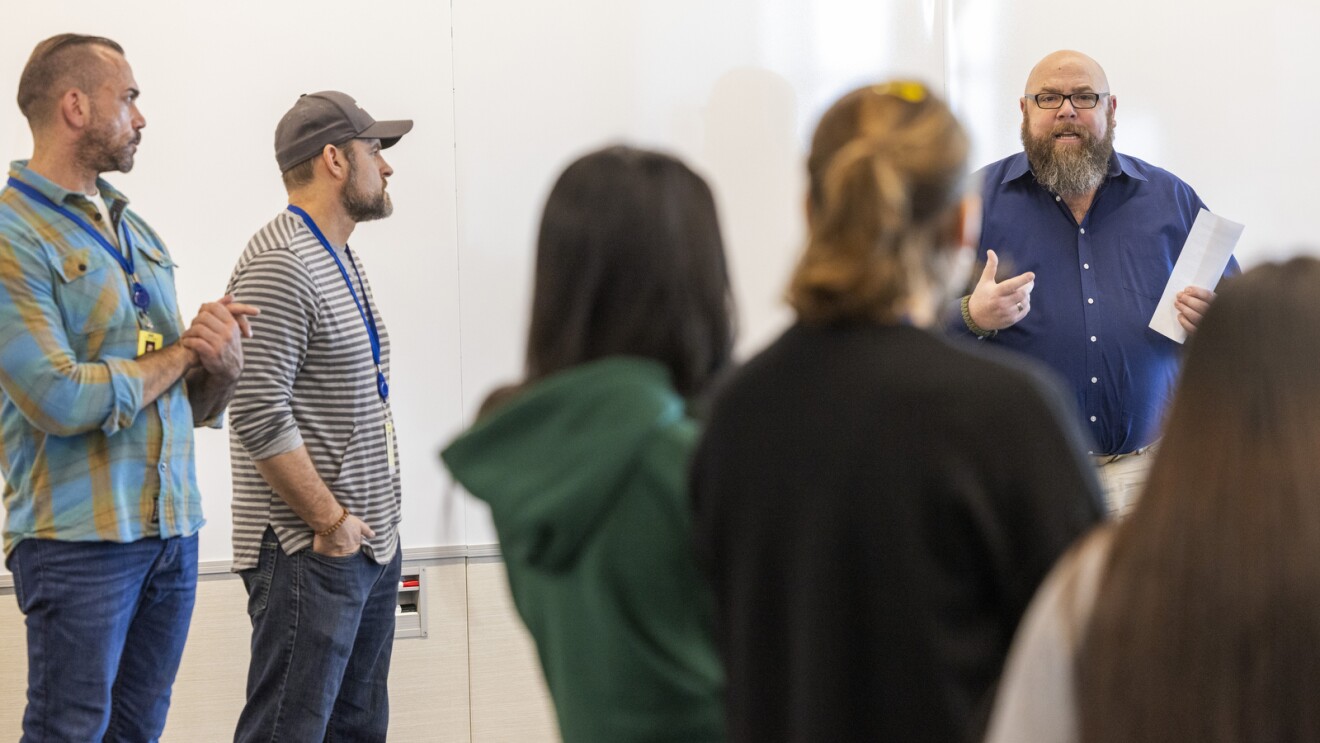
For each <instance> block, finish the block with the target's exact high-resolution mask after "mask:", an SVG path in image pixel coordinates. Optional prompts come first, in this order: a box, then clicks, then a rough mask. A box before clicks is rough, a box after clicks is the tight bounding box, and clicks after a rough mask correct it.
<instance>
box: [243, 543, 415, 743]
mask: <svg viewBox="0 0 1320 743" xmlns="http://www.w3.org/2000/svg"><path fill="white" fill-rule="evenodd" d="M399 567H400V555H399V553H398V552H396V553H395V555H394V559H393V560H392V561H390V564H389V565H377V564H376V563H375V562H374V561H373V560H371V559H369V558H368V557H367V556H366V555H364V554H363V553H361V552H358V553H356V554H353V555H349V556H347V557H326V556H325V555H319V554H317V553H315V552H312V550H311V549H304V550H301V551H299V552H297V553H295V554H292V555H286V554H284V550H282V549H280V545H279V541H278V540H277V539H276V538H275V534H274V532H272V531H271V530H269V529H267V531H266V536H265V538H264V539H263V540H262V543H261V556H260V558H259V559H258V562H257V567H255V568H252V569H250V570H244V571H242V572H241V573H240V575H241V576H242V577H243V583H244V585H246V586H247V591H248V615H249V616H250V617H251V618H252V661H251V664H250V665H249V666H248V680H247V704H246V705H245V706H244V707H243V713H242V714H241V715H240V716H239V718H238V729H237V730H236V731H235V733H234V740H235V741H239V742H242V743H247V742H248V741H277V740H278V741H300V742H303V741H306V742H307V743H312V742H314V741H322V740H324V741H364V742H365V741H383V740H385V731H386V728H387V727H388V726H389V720H390V703H389V690H388V686H387V684H388V681H389V674H390V654H391V651H392V650H393V648H394V607H395V606H396V605H397V603H398V595H399V594H398V590H399Z"/></svg>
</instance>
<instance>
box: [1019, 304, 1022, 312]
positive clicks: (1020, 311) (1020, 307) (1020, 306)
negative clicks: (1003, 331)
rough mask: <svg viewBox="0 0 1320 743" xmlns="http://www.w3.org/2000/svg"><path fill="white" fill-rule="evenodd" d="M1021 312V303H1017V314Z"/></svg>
mask: <svg viewBox="0 0 1320 743" xmlns="http://www.w3.org/2000/svg"><path fill="white" fill-rule="evenodd" d="M1021 311H1022V303H1021V302H1018V312H1021Z"/></svg>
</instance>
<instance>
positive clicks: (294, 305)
mask: <svg viewBox="0 0 1320 743" xmlns="http://www.w3.org/2000/svg"><path fill="white" fill-rule="evenodd" d="M411 129H412V122H411V121H376V120H375V119H373V118H372V117H371V116H370V115H369V114H368V113H367V112H366V111H364V110H362V108H361V107H360V106H358V105H357V103H356V101H354V100H353V98H351V97H350V96H347V95H345V94H343V93H339V92H336V91H323V92H320V93H311V94H308V95H304V96H301V97H300V98H299V99H298V101H297V102H296V103H294V105H293V108H291V109H289V112H288V113H286V114H285V115H284V118H282V119H281V120H280V123H279V125H278V126H277V127H276V128H275V160H276V162H277V163H278V164H279V168H280V172H281V173H282V174H283V178H284V186H285V188H286V189H287V190H288V192H289V205H288V207H287V208H286V209H284V210H282V211H281V212H280V214H279V215H278V216H276V217H275V219H273V220H271V221H270V222H269V223H268V224H267V225H266V226H265V227H262V228H261V230H260V231H258V232H257V234H256V235H254V236H253V237H252V239H251V241H250V242H248V246H247V249H246V250H244V251H243V254H242V256H240V257H239V259H238V264H237V265H236V266H235V267H234V273H233V276H232V277H231V278H230V281H229V289H228V291H229V293H231V294H233V295H234V297H235V299H236V301H241V302H260V303H261V305H262V306H263V308H265V307H269V309H268V310H266V311H264V312H263V314H262V316H261V319H262V325H261V331H260V333H256V334H255V337H254V338H253V339H251V340H253V341H255V342H247V341H245V342H244V345H243V353H244V356H245V358H246V362H247V367H246V368H247V373H246V374H245V375H244V376H243V377H242V379H241V380H240V381H239V384H238V389H237V390H236V391H235V393H234V399H233V401H232V402H231V403H230V407H229V410H230V421H231V428H230V431H231V433H230V444H231V446H230V451H231V457H230V459H231V462H232V467H233V482H234V501H233V515H234V532H233V535H234V536H233V547H234V564H233V568H234V570H235V571H236V572H237V573H239V575H240V576H242V578H243V583H244V585H245V586H246V587H247V591H248V614H249V615H250V617H251V619H252V660H251V663H250V665H249V667H248V681H247V704H246V706H245V707H244V709H243V713H242V715H241V716H240V717H239V720H238V729H237V731H236V733H235V736H234V738H235V740H236V741H257V740H262V741H270V740H276V739H278V740H296V741H312V740H331V739H333V740H353V741H377V740H381V741H383V740H385V732H386V728H387V726H388V723H389V700H388V694H387V688H386V682H387V678H388V675H389V667H390V651H391V648H392V646H393V642H394V607H395V604H396V597H397V592H398V581H399V562H400V556H399V532H398V524H399V499H400V484H399V483H400V480H399V463H398V456H397V447H396V445H395V440H394V421H393V417H392V415H391V412H390V404H391V400H390V389H389V378H390V341H389V335H388V334H387V333H386V330H385V319H384V318H383V317H382V316H381V311H380V307H379V305H377V304H376V301H375V299H374V297H373V296H372V293H371V284H370V283H369V282H368V280H367V270H366V266H365V265H364V264H363V261H362V257H361V256H360V255H359V253H358V251H356V250H353V249H351V248H350V247H349V245H348V239H349V236H350V235H351V234H352V232H353V228H354V227H355V226H356V225H357V223H359V222H365V221H369V220H372V219H383V218H384V217H388V216H389V215H390V212H391V211H393V208H394V207H393V204H391V202H390V196H389V194H388V193H387V192H386V181H387V180H388V178H389V177H390V176H391V175H393V173H394V170H393V169H392V168H390V166H389V164H388V163H386V162H385V159H384V158H383V157H382V155H381V151H382V150H383V149H385V148H387V147H391V146H393V145H394V144H395V143H397V142H398V141H399V138H400V137H402V136H403V135H404V134H407V133H408V131H409V130H411ZM258 339H259V340H258Z"/></svg>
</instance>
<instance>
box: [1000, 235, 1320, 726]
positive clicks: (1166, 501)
mask: <svg viewBox="0 0 1320 743" xmlns="http://www.w3.org/2000/svg"><path fill="white" fill-rule="evenodd" d="M1311 252H1314V251H1311ZM1317 286H1320V261H1318V260H1316V259H1314V258H1297V259H1294V260H1291V261H1289V262H1287V263H1282V264H1269V265H1263V266H1258V267H1256V268H1253V269H1251V270H1250V271H1248V272H1247V273H1245V274H1243V275H1241V276H1239V277H1234V278H1231V279H1229V280H1227V281H1226V282H1225V283H1224V286H1223V287H1222V289H1221V291H1220V292H1219V296H1218V297H1217V298H1216V299H1215V302H1214V304H1213V305H1211V307H1210V309H1209V311H1208V312H1207V313H1206V315H1205V319H1204V320H1203V321H1202V323H1201V327H1200V329H1199V330H1198V331H1197V333H1196V335H1195V336H1193V337H1192V338H1191V339H1190V340H1189V341H1188V347H1187V357H1186V359H1185V361H1184V363H1183V370H1182V377H1181V379H1180V380H1179V383H1178V390H1177V392H1176V394H1175V396H1174V401H1173V405H1172V407H1171V408H1170V412H1169V420H1168V423H1167V425H1166V427H1165V433H1164V442H1163V444H1162V445H1161V447H1160V450H1159V452H1158V453H1157V454H1156V456H1155V457H1154V464H1153V466H1152V467H1151V472H1150V478H1149V480H1148V481H1147V483H1146V489H1145V491H1144V492H1143V493H1142V495H1141V498H1140V500H1139V501H1138V502H1137V504H1136V508H1135V509H1134V510H1133V512H1132V514H1131V516H1129V517H1128V518H1127V519H1125V520H1124V521H1122V522H1119V523H1117V524H1111V525H1108V526H1106V527H1104V528H1102V529H1099V530H1097V531H1096V533H1094V534H1093V535H1091V536H1090V537H1088V538H1087V539H1086V540H1084V541H1083V542H1082V543H1081V544H1080V545H1078V547H1076V548H1075V549H1074V550H1073V551H1072V552H1071V553H1070V554H1069V555H1068V556H1067V557H1066V558H1065V559H1064V560H1062V561H1060V563H1059V565H1058V566H1057V567H1056V568H1055V569H1054V571H1053V573H1052V574H1051V575H1050V577H1049V578H1048V579H1047V580H1046V581H1045V583H1044V585H1043V586H1042V587H1041V589H1040V593H1039V595H1038V596H1037V597H1036V599H1035V601H1034V602H1033V604H1032V606H1031V609H1030V611H1029V612H1028V614H1027V617H1026V618H1025V619H1024V620H1023V622H1022V629H1021V631H1020V633H1019V636H1018V638H1017V639H1016V640H1015V642H1014V647H1013V652H1012V655H1011V657H1010V660H1009V662H1008V665H1007V667H1006V670H1005V674H1004V679H1003V682H1002V684H1001V687H1000V693H999V698H998V699H997V701H996V703H995V713H994V716H993V723H992V725H991V728H990V730H991V732H990V736H989V740H990V741H993V743H1016V742H1017V741H1042V743H1066V742H1067V741H1086V742H1087V743H1108V742H1111V741H1112V742H1114V743H1120V742H1121V743H1154V742H1155V741H1160V742H1161V743H1163V742H1164V741H1174V740H1186V741H1197V743H1229V742H1230V741H1231V742H1232V743H1288V742H1290V741H1315V740H1320V716H1317V714H1316V712H1315V703H1314V699H1313V696H1314V693H1315V690H1316V688H1317V687H1320V645H1318V644H1317V642H1316V629H1317V627H1320V457H1317V456H1316V453H1317V452H1320V376H1317V374H1316V369H1317V368H1320V294H1317V293H1316V287H1317Z"/></svg>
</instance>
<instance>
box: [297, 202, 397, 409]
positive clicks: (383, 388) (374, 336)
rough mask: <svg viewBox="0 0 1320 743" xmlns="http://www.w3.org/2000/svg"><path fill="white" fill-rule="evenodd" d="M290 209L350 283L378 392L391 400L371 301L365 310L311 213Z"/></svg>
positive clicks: (360, 274) (350, 292)
mask: <svg viewBox="0 0 1320 743" xmlns="http://www.w3.org/2000/svg"><path fill="white" fill-rule="evenodd" d="M289 211H291V212H293V213H294V214H297V215H298V216H299V217H302V221H303V223H304V224H306V225H307V229H309V230H311V231H312V234H313V235H316V239H317V240H320V241H321V247H323V248H325V252H327V253H329V254H330V257H331V258H334V259H335V265H336V266H339V275H340V276H343V277H344V283H345V284H347V285H348V293H349V295H350V296H352V297H353V304H355V305H357V311H358V314H359V315H361V316H362V324H363V325H366V326H367V337H368V338H370V339H371V360H372V361H374V362H376V392H378V393H380V400H381V402H385V401H387V400H389V399H390V384H389V382H387V381H385V372H384V370H382V369H381V366H380V331H378V330H377V329H376V316H375V315H373V314H371V303H370V302H368V303H367V308H366V310H365V311H364V310H363V309H362V302H360V301H358V295H357V290H355V289H354V288H353V281H352V279H350V278H348V270H347V269H345V268H344V262H343V261H341V260H339V254H338V253H336V252H335V249H334V248H333V247H331V246H330V243H329V242H328V241H326V239H325V235H323V234H321V228H319V227H317V226H316V221H315V220H313V219H312V217H311V215H310V214H308V213H307V212H305V211H303V210H302V209H300V208H298V207H296V206H294V205H293V204H289ZM344 252H345V253H346V254H347V255H348V261H349V263H352V264H353V273H355V274H357V277H358V283H359V284H362V272H361V271H359V270H358V267H357V261H355V260H353V254H352V253H349V252H348V246H347V245H345V246H344ZM366 290H367V287H366V284H362V291H363V292H365V291H366ZM363 299H364V300H365V299H366V296H365V295H363Z"/></svg>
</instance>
